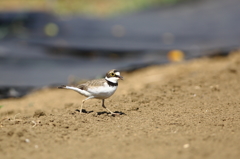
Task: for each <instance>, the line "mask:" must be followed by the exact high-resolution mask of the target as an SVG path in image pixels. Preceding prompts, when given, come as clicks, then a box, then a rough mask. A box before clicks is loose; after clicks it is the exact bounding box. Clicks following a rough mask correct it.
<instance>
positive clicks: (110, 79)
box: [105, 76, 119, 83]
mask: <svg viewBox="0 0 240 159" xmlns="http://www.w3.org/2000/svg"><path fill="white" fill-rule="evenodd" d="M105 79H106V80H107V81H109V82H112V83H118V80H119V78H118V77H107V76H106V77H105Z"/></svg>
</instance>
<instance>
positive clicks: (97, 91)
mask: <svg viewBox="0 0 240 159" xmlns="http://www.w3.org/2000/svg"><path fill="white" fill-rule="evenodd" d="M116 89H117V87H98V88H91V89H89V90H88V91H89V92H90V93H91V94H92V95H93V96H94V97H95V98H97V99H106V98H109V97H110V96H112V95H113V94H114V92H115V91H116Z"/></svg>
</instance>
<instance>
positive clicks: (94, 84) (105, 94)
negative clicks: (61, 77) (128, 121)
mask: <svg viewBox="0 0 240 159" xmlns="http://www.w3.org/2000/svg"><path fill="white" fill-rule="evenodd" d="M119 79H121V80H123V77H122V76H121V75H120V72H119V71H117V70H115V69H113V70H110V71H109V72H107V73H106V76H105V78H102V79H95V80H90V81H87V82H86V83H83V84H80V85H78V86H76V87H74V86H65V85H63V86H60V87H58V88H63V89H70V90H74V91H76V92H78V93H80V94H81V95H84V96H85V97H87V98H86V99H84V100H83V101H82V105H81V109H80V113H82V108H83V105H84V102H85V101H86V100H88V99H93V98H96V99H101V100H102V107H103V108H105V109H107V110H108V111H109V112H110V113H111V114H115V113H113V112H112V111H111V110H110V109H108V108H107V107H106V106H105V105H104V100H105V99H107V98H109V97H111V96H112V95H113V94H114V92H115V91H116V89H117V87H118V80H119Z"/></svg>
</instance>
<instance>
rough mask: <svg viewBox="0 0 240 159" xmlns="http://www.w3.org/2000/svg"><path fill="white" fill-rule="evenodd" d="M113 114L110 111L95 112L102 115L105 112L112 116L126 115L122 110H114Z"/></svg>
mask: <svg viewBox="0 0 240 159" xmlns="http://www.w3.org/2000/svg"><path fill="white" fill-rule="evenodd" d="M113 113H114V114H111V113H110V112H106V111H103V112H97V115H103V114H107V115H112V116H119V115H126V114H125V113H124V112H120V111H115V112H113Z"/></svg>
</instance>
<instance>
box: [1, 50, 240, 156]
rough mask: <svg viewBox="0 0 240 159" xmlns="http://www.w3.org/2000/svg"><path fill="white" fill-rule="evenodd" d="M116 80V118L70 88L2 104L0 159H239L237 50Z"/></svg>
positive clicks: (239, 66) (112, 104) (239, 59)
mask: <svg viewBox="0 0 240 159" xmlns="http://www.w3.org/2000/svg"><path fill="white" fill-rule="evenodd" d="M110 69H111V68H110ZM122 75H123V76H124V78H125V80H124V81H120V82H119V88H118V90H117V92H116V93H115V94H114V96H112V97H111V98H110V99H108V100H106V103H105V104H106V105H107V106H108V108H109V109H111V110H112V111H119V112H123V113H124V114H123V115H119V116H115V117H113V116H110V115H108V114H107V113H106V111H105V110H104V109H103V108H102V107H101V101H100V100H96V99H95V100H88V101H87V102H86V103H85V107H84V109H85V110H86V112H87V113H83V114H81V115H80V114H79V113H78V112H77V111H75V110H76V109H79V108H80V105H81V101H82V100H83V99H84V97H83V96H80V95H79V94H77V93H75V92H73V91H70V90H59V89H49V88H45V89H42V90H39V91H36V92H33V93H31V94H29V95H27V96H25V97H23V98H20V99H6V100H1V101H0V106H1V108H0V158H4V159H8V158H18V159H21V158H35V159H42V158H58V159H61V158H119V159H120V158H121V159H122V158H131V159H132V158H139V159H141V158H144V159H145V158H172V159H179V158H196V159H198V158H218V159H226V158H228V159H230V158H236V159H237V158H239V157H240V144H239V141H240V52H238V53H232V54H230V55H229V56H227V57H213V58H201V59H195V60H192V61H187V62H182V63H174V64H167V65H164V66H151V67H148V68H144V69H140V70H137V71H134V72H130V73H123V74H122Z"/></svg>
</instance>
